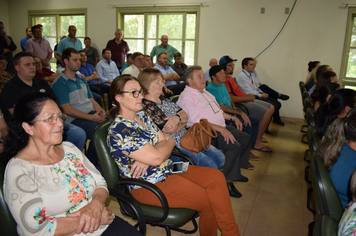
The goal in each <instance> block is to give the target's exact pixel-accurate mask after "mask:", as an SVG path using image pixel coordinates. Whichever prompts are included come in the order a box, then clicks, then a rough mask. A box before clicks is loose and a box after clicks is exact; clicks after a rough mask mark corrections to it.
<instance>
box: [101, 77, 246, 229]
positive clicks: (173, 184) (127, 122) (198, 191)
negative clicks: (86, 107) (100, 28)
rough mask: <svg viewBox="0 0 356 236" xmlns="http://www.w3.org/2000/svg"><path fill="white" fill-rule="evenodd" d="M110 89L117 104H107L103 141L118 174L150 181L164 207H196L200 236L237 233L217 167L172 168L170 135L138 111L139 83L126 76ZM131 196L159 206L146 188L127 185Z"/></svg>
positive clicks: (228, 198)
mask: <svg viewBox="0 0 356 236" xmlns="http://www.w3.org/2000/svg"><path fill="white" fill-rule="evenodd" d="M110 94H111V97H112V101H113V102H114V103H115V105H116V107H114V108H113V109H111V111H110V118H111V119H112V120H113V123H112V124H111V126H110V127H109V132H108V146H109V148H110V152H111V154H112V155H113V158H114V159H115V162H116V163H117V165H118V167H119V169H120V175H121V176H122V177H124V178H139V179H142V180H145V181H148V182H150V183H152V184H155V185H156V186H157V187H158V188H160V189H161V191H162V192H163V193H164V195H165V196H166V198H167V201H168V204H169V207H172V208H180V207H182V208H188V209H193V210H197V211H199V212H201V215H200V219H199V231H200V235H202V236H216V235H217V229H218V228H219V229H220V230H221V234H222V235H224V236H230V235H231V236H232V235H235V236H238V235H240V233H239V229H238V226H237V224H236V222H235V219H234V214H233V212H232V207H231V201H230V197H229V192H228V190H227V186H226V183H225V178H224V175H223V174H222V172H221V171H220V170H218V169H215V168H209V167H201V166H191V165H190V166H189V168H188V170H187V172H185V173H182V174H173V173H172V161H171V160H170V159H168V157H169V156H170V154H171V152H172V149H173V147H174V146H175V144H176V143H175V141H174V139H173V138H172V137H171V136H170V135H168V134H164V133H163V132H162V131H160V130H159V128H158V127H157V126H156V125H155V123H154V122H153V121H152V120H151V118H149V117H148V116H147V115H145V113H144V112H143V111H141V110H142V98H143V96H142V94H143V92H142V88H141V86H140V84H139V82H138V80H137V79H136V78H134V77H132V76H130V75H122V76H119V77H117V78H116V79H115V80H114V81H113V82H112V84H111V88H110ZM130 189H131V194H132V196H133V197H134V198H135V199H136V200H138V201H140V202H142V203H144V204H150V205H156V206H161V203H160V202H159V201H158V199H157V198H156V197H155V196H154V195H153V194H152V193H151V192H150V191H149V190H147V189H145V188H140V187H139V186H131V187H130Z"/></svg>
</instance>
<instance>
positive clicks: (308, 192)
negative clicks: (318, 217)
mask: <svg viewBox="0 0 356 236" xmlns="http://www.w3.org/2000/svg"><path fill="white" fill-rule="evenodd" d="M312 192H313V188H308V191H307V208H308V210H309V211H310V212H311V213H313V214H316V211H315V210H314V209H313V208H311V206H310V203H311V199H312V198H311V194H312Z"/></svg>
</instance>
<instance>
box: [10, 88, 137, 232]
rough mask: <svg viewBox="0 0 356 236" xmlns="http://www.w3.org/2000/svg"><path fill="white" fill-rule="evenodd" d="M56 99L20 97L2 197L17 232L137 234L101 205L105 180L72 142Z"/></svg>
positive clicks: (11, 130)
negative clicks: (65, 138)
mask: <svg viewBox="0 0 356 236" xmlns="http://www.w3.org/2000/svg"><path fill="white" fill-rule="evenodd" d="M65 118H66V116H65V115H64V114H63V113H62V112H61V111H60V109H59V108H58V106H57V104H56V103H55V101H54V98H53V97H51V95H49V94H46V93H31V94H28V95H25V96H23V97H22V98H20V99H19V100H18V102H17V104H16V106H15V111H14V117H13V120H12V123H11V124H10V129H9V134H8V136H7V139H6V141H5V158H6V160H9V161H8V163H7V167H6V170H5V180H4V186H3V188H4V196H5V201H6V203H7V205H8V207H9V209H10V211H11V214H12V216H13V218H14V219H15V221H16V223H17V233H18V234H19V235H79V234H80V235H83V234H86V233H90V235H141V234H140V233H139V232H138V231H137V230H136V229H135V228H134V227H133V226H131V225H130V224H128V223H127V222H125V221H123V220H122V219H120V218H118V217H115V216H114V215H113V214H112V212H111V211H110V210H109V209H108V208H107V207H105V201H106V199H107V198H108V190H107V187H106V182H105V180H104V178H103V177H102V176H101V174H100V172H99V171H98V170H97V169H96V168H95V167H94V165H93V164H92V163H91V162H90V161H89V160H88V159H87V158H86V157H85V156H84V155H83V153H82V152H81V151H80V150H79V149H78V148H76V147H75V146H74V145H73V144H72V143H69V142H62V133H63V121H64V120H65Z"/></svg>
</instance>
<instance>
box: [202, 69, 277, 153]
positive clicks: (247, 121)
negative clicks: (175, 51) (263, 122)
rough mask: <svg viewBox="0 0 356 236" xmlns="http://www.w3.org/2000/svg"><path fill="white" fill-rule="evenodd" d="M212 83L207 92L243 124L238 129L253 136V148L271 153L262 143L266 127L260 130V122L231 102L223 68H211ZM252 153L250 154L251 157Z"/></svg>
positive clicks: (232, 123)
mask: <svg viewBox="0 0 356 236" xmlns="http://www.w3.org/2000/svg"><path fill="white" fill-rule="evenodd" d="M210 77H211V79H212V80H211V82H210V83H209V84H208V86H207V87H206V90H207V91H208V92H210V93H211V94H212V95H214V96H215V99H216V101H217V102H218V103H219V105H220V107H221V109H222V110H223V111H224V112H225V113H227V114H230V115H232V116H234V117H233V119H235V118H237V119H238V120H239V121H240V122H241V126H240V127H236V128H238V129H239V130H242V131H243V132H245V133H248V134H249V135H250V136H251V148H254V149H256V150H260V151H263V152H271V151H272V149H271V148H269V147H267V146H266V145H264V144H263V143H262V136H263V133H264V131H265V130H266V127H264V128H263V129H260V128H259V121H258V120H257V119H256V118H254V117H250V116H247V115H246V113H245V112H243V111H242V110H239V109H238V108H236V107H235V105H234V103H233V102H232V101H231V97H230V94H229V92H228V91H227V88H226V85H225V82H226V74H225V71H224V70H223V68H222V67H221V66H213V67H211V68H210ZM228 124H231V125H234V122H228ZM251 155H252V153H250V156H251Z"/></svg>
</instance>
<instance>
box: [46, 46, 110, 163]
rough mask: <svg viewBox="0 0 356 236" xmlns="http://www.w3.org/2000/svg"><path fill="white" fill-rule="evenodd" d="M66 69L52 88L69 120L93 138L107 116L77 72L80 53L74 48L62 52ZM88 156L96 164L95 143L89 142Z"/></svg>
mask: <svg viewBox="0 0 356 236" xmlns="http://www.w3.org/2000/svg"><path fill="white" fill-rule="evenodd" d="M62 58H63V62H64V64H65V70H64V72H63V73H61V74H60V76H59V77H58V79H56V80H55V81H54V82H53V83H52V90H53V92H54V93H55V94H56V96H57V97H58V100H59V106H60V107H61V109H62V110H63V112H64V113H65V114H66V115H67V121H68V122H70V123H72V124H74V125H77V126H79V127H81V128H82V129H84V130H85V133H86V138H87V139H93V134H94V130H95V128H96V127H97V126H98V125H99V124H100V123H102V122H104V121H105V120H106V119H107V117H106V114H105V112H104V110H103V109H102V108H101V107H100V105H99V104H98V103H97V102H96V101H95V100H94V98H93V95H92V93H91V91H90V88H89V85H88V83H87V81H86V80H85V79H84V78H82V77H80V76H79V75H77V74H76V72H77V71H78V70H79V69H80V65H81V62H80V55H79V52H78V51H77V50H75V49H74V48H67V49H65V50H64V51H63V53H62ZM87 156H88V158H89V160H90V161H92V162H93V163H94V164H96V162H97V155H96V152H95V149H94V144H93V142H92V141H91V142H90V143H89V147H88V151H87Z"/></svg>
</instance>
